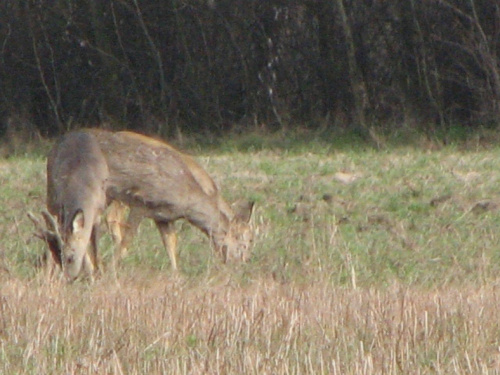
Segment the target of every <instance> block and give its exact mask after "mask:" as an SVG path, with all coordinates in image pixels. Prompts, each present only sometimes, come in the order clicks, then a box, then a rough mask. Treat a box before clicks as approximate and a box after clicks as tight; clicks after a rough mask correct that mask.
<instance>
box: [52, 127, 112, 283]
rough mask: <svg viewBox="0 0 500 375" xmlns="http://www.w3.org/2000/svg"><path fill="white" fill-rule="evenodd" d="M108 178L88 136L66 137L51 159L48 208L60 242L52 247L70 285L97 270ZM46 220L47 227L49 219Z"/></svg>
mask: <svg viewBox="0 0 500 375" xmlns="http://www.w3.org/2000/svg"><path fill="white" fill-rule="evenodd" d="M108 175H109V172H108V166H107V164H106V159H105V158H104V156H103V154H102V152H101V150H100V148H99V145H98V143H97V142H96V140H95V138H94V136H93V135H92V134H90V133H88V132H84V131H76V132H71V133H68V134H66V135H64V136H63V137H62V138H61V139H60V140H59V141H58V142H57V144H56V145H55V146H54V147H53V149H52V151H51V152H50V154H49V156H48V159H47V208H48V211H49V213H50V214H51V215H53V217H54V221H55V222H56V223H57V226H56V228H55V229H56V234H57V235H56V237H58V240H59V241H58V243H57V244H56V245H54V244H52V246H50V243H49V246H50V249H51V252H52V255H53V257H54V259H55V260H56V262H58V263H60V265H61V266H62V268H63V270H64V273H65V275H66V277H67V278H68V280H69V281H72V280H74V279H76V278H77V277H78V275H79V274H80V271H81V270H82V269H83V270H84V271H85V272H86V273H88V274H90V275H92V272H93V271H94V268H96V267H97V229H98V225H99V221H100V216H101V213H102V211H103V210H104V208H105V206H106V184H107V179H108ZM44 216H45V219H46V222H47V224H48V222H49V221H50V218H49V217H48V214H47V213H45V215H44ZM89 242H90V244H91V246H92V252H91V254H90V256H89V254H88V252H87V248H88V245H89ZM58 252H59V254H58Z"/></svg>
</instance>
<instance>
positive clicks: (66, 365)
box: [0, 149, 500, 374]
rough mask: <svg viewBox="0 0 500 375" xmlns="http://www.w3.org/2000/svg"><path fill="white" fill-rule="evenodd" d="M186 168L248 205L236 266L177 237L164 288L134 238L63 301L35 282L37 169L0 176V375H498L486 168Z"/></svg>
mask: <svg viewBox="0 0 500 375" xmlns="http://www.w3.org/2000/svg"><path fill="white" fill-rule="evenodd" d="M199 160H201V162H202V164H203V165H204V166H206V168H207V170H209V171H210V173H211V174H212V175H213V176H215V178H216V179H217V181H218V182H219V183H220V185H221V186H223V188H224V193H225V196H226V197H228V198H230V200H231V199H232V198H236V197H252V198H254V199H256V200H257V204H258V207H257V212H256V217H255V219H254V221H255V226H256V229H257V233H258V238H257V242H256V248H255V253H254V257H253V259H252V260H251V262H250V263H248V264H246V265H242V266H235V265H228V266H224V265H221V264H220V261H218V260H217V259H216V258H214V257H213V256H211V254H210V247H209V245H208V241H207V240H206V238H204V237H203V236H202V235H201V234H200V233H199V231H197V230H193V229H192V227H191V226H189V225H179V228H180V237H181V240H180V250H181V253H180V257H179V259H180V267H181V270H182V271H181V273H180V275H174V274H172V273H171V272H170V271H169V263H168V257H167V256H166V255H165V253H164V251H163V250H162V246H161V241H160V238H159V236H158V234H157V233H156V232H155V230H154V228H153V227H152V226H151V225H148V224H147V223H144V224H143V225H142V226H141V233H140V234H139V237H138V238H137V240H136V243H135V247H134V248H133V249H131V253H130V255H129V257H128V258H127V259H125V261H124V264H123V265H122V267H121V268H120V270H119V272H118V276H117V279H116V280H115V279H114V278H113V277H112V275H111V274H110V273H107V272H104V273H103V275H102V276H101V277H100V278H99V279H97V280H96V281H95V282H94V283H93V284H88V283H86V282H84V281H80V282H77V283H74V284H72V285H66V284H65V283H63V282H61V281H60V280H57V279H55V280H48V279H47V277H46V276H45V274H44V273H43V272H41V271H40V270H38V269H36V268H35V267H34V260H35V259H36V256H37V254H39V253H40V251H41V249H42V247H43V246H42V244H41V243H39V242H36V241H30V234H31V231H32V230H33V228H32V226H31V223H30V222H29V221H28V220H27V219H26V217H25V213H26V211H27V210H31V211H35V212H36V211H38V210H39V209H40V208H41V207H42V206H43V201H44V195H45V193H44V179H45V176H44V160H43V158H38V159H35V158H29V157H28V158H19V159H13V160H9V161H3V162H2V163H0V182H2V183H1V184H0V213H1V215H0V235H1V236H2V238H3V241H2V247H1V248H0V374H167V373H168V374H500V320H499V318H498V317H500V279H499V278H498V275H499V274H500V273H499V272H500V256H499V255H498V254H499V252H498V249H499V247H500V238H499V236H498V226H499V225H500V210H499V203H498V202H499V199H498V182H499V179H500V177H499V174H498V171H499V170H500V157H499V155H498V151H497V150H486V151H477V152H461V151H456V150H453V149H445V150H440V151H437V152H426V151H419V150H410V149H408V150H393V151H386V152H379V153H377V152H373V151H368V152H359V153H356V152H351V153H349V152H330V151H328V150H322V149H317V150H315V153H308V152H304V153H298V154H291V155H286V154H281V153H279V152H272V151H261V152H256V153H253V154H251V155H249V154H240V153H231V154H224V155H220V154H219V155H217V154H216V155H207V156H205V157H200V158H199ZM102 245H103V246H102V251H103V252H102V256H103V261H104V265H106V263H107V262H109V258H110V253H111V248H110V246H109V238H106V237H105V238H104V239H103V241H102Z"/></svg>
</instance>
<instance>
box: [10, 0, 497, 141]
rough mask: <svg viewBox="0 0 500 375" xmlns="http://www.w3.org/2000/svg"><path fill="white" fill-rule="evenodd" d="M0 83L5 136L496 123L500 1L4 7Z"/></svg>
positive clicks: (143, 0) (256, 0)
mask: <svg viewBox="0 0 500 375" xmlns="http://www.w3.org/2000/svg"><path fill="white" fill-rule="evenodd" d="M0 85H1V86H0V125H1V127H2V128H1V129H2V132H3V134H6V131H7V130H8V128H9V126H16V124H19V123H22V122H29V123H30V124H32V125H33V127H35V128H36V129H37V131H39V132H40V133H42V134H55V133H60V132H62V131H65V130H67V129H69V128H73V127H78V126H84V125H95V124H101V123H106V124H108V125H107V126H113V127H127V128H134V129H142V130H144V131H148V132H160V133H169V132H171V131H172V130H173V129H175V128H177V127H178V128H180V129H182V130H183V131H198V130H210V131H214V132H216V131H225V130H227V129H229V128H236V129H242V130H244V129H245V128H250V127H255V126H258V127H266V128H269V129H272V128H281V127H287V128H293V127H294V126H301V127H304V126H308V127H315V126H320V124H321V126H324V124H327V125H328V126H332V127H334V126H343V127H351V126H361V127H366V126H367V124H374V123H375V124H385V125H386V126H399V125H400V124H413V125H412V126H420V125H419V124H426V125H430V126H435V125H441V126H447V125H448V124H450V123H454V122H459V123H462V124H467V125H469V126H472V127H474V126H479V125H484V124H488V125H491V124H495V123H498V119H499V118H500V117H499V115H500V3H499V2H498V1H492V0H395V1H384V0H303V1H299V0H266V1H262V0H204V1H202V0H0ZM16 119H17V120H16ZM370 126H371V125H370Z"/></svg>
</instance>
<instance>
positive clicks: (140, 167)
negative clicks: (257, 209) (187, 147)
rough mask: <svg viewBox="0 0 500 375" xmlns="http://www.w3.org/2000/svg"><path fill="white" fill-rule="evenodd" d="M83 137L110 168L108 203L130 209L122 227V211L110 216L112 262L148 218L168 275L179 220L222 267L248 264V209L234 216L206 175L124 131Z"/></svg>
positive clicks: (160, 145) (162, 146)
mask: <svg viewBox="0 0 500 375" xmlns="http://www.w3.org/2000/svg"><path fill="white" fill-rule="evenodd" d="M88 131H89V132H91V134H93V135H94V136H95V138H96V140H97V142H98V143H99V146H100V148H101V150H102V152H103V154H104V156H105V158H106V161H107V164H108V167H109V171H110V176H109V181H108V189H107V197H108V200H109V201H118V202H122V203H124V204H125V205H127V206H129V207H130V213H129V217H128V223H127V225H125V226H120V225H119V224H118V223H119V222H120V221H121V217H122V215H123V207H124V206H123V205H122V206H120V205H118V206H115V207H114V208H113V209H111V210H110V212H111V215H110V216H111V217H112V218H111V219H110V220H109V221H110V222H112V223H114V225H113V224H112V225H111V230H112V232H113V234H114V236H115V237H116V238H117V240H118V242H120V244H119V247H118V250H117V256H121V255H123V253H124V252H125V251H126V249H127V247H128V244H129V243H130V240H131V238H132V236H133V235H134V232H135V231H136V229H137V227H138V225H139V224H140V221H141V220H142V218H144V217H149V218H151V219H153V220H154V221H155V223H156V225H157V227H158V229H159V231H160V234H161V236H162V240H163V243H164V246H165V247H166V248H167V250H168V253H169V256H170V260H171V263H172V268H173V269H177V261H176V244H177V238H176V235H175V231H174V226H173V223H174V222H175V221H176V220H178V219H185V220H187V221H189V222H190V223H191V224H193V225H195V226H196V227H198V228H199V229H201V230H202V231H203V232H204V233H205V234H206V235H207V236H209V237H210V238H211V239H212V242H213V244H214V246H215V249H216V250H217V251H218V252H219V253H221V255H222V256H223V259H224V261H228V260H237V259H238V260H246V259H248V257H249V245H250V242H251V241H252V232H251V230H250V226H249V225H248V221H249V219H250V215H251V210H252V207H253V204H250V205H249V207H248V208H247V209H246V210H242V213H241V214H239V213H234V212H233V210H232V209H231V207H230V206H229V205H228V204H227V203H226V202H225V201H224V200H223V199H222V197H221V196H220V194H219V190H218V188H217V186H216V185H215V183H214V181H213V180H212V179H211V178H210V176H209V175H208V174H207V172H206V171H205V170H204V169H203V168H202V167H201V166H199V165H198V164H197V163H196V162H195V161H194V160H193V159H192V158H191V157H190V156H188V155H186V154H183V153H181V152H180V151H178V150H176V149H175V148H174V147H172V146H170V145H168V144H167V143H164V142H161V141H158V140H155V139H153V138H150V137H146V136H143V135H140V134H137V133H132V132H128V131H124V132H116V133H113V132H109V131H104V130H95V129H93V130H88ZM243 211H244V212H243ZM113 216H114V217H113ZM122 231H124V233H121V232H122Z"/></svg>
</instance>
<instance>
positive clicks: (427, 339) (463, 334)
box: [0, 274, 500, 374]
mask: <svg viewBox="0 0 500 375" xmlns="http://www.w3.org/2000/svg"><path fill="white" fill-rule="evenodd" d="M119 284H120V285H121V286H119V285H118V284H117V283H115V282H113V280H110V279H107V278H103V279H101V280H99V281H97V282H96V283H95V284H94V285H92V286H88V285H84V284H79V285H72V286H67V285H61V284H60V283H59V282H57V281H56V282H54V281H53V282H46V281H44V279H43V278H41V277H38V278H36V279H34V280H32V281H30V282H29V283H26V282H25V281H20V280H16V279H9V280H3V282H2V286H1V290H0V295H1V304H0V306H1V307H0V309H1V311H0V313H1V314H0V363H1V365H0V372H1V373H5V374H14V373H15V374H35V373H36V374H54V373H60V374H62V373H65V374H104V373H109V374H160V373H169V374H170V373H172V374H174V373H175V374H202V373H203V374H465V373H470V374H490V373H491V374H493V373H498V372H499V369H500V351H499V350H500V348H499V337H500V326H499V324H500V322H499V320H498V316H499V312H500V311H499V309H500V294H499V291H500V288H499V285H500V284H498V283H495V284H494V285H490V286H485V287H479V288H477V287H474V288H459V289H458V288H442V289H440V290H433V291H429V290H419V289H418V288H407V287H405V286H402V285H392V286H391V287H389V288H387V289H385V290H380V289H374V288H373V289H372V288H363V289H349V288H340V287H334V286H332V285H331V284H330V283H328V282H326V281H323V282H316V283H314V284H309V285H300V286H299V285H297V284H293V283H292V284H280V283H277V282H275V281H273V280H270V279H259V280H255V281H253V282H252V283H250V284H247V286H245V287H240V286H237V285H233V282H232V280H231V279H230V278H229V279H227V280H225V281H224V282H221V281H220V280H207V282H206V283H203V284H201V285H200V284H198V283H197V284H196V285H192V284H191V283H190V282H189V281H186V280H183V278H182V277H179V276H171V277H168V276H165V275H161V274H154V275H148V276H146V275H141V276H139V277H137V275H134V277H133V278H128V279H119Z"/></svg>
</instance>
